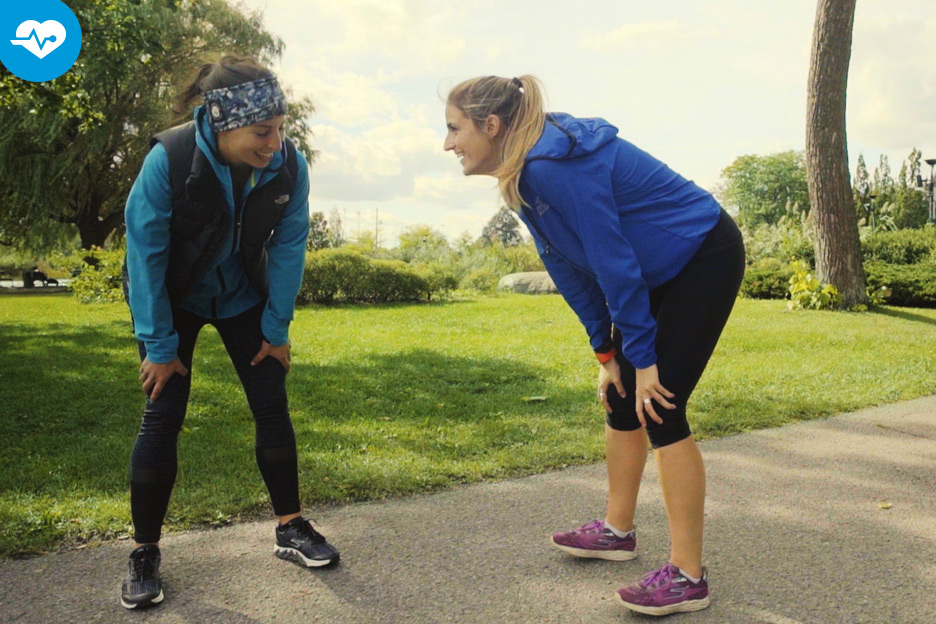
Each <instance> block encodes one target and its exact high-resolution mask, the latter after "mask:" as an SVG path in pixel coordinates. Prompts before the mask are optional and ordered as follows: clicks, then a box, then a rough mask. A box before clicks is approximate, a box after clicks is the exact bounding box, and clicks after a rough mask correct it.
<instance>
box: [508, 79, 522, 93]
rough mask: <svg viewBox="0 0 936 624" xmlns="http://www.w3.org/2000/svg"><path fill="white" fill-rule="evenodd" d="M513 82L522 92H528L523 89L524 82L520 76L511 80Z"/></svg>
mask: <svg viewBox="0 0 936 624" xmlns="http://www.w3.org/2000/svg"><path fill="white" fill-rule="evenodd" d="M511 82H512V83H513V84H514V86H516V87H517V89H518V90H519V91H520V93H526V91H524V90H523V83H522V82H520V79H519V78H514V79H513V80H511Z"/></svg>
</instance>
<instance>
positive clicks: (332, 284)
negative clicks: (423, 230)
mask: <svg viewBox="0 0 936 624" xmlns="http://www.w3.org/2000/svg"><path fill="white" fill-rule="evenodd" d="M456 285H457V282H456V279H455V276H454V275H453V274H452V272H451V271H450V270H449V269H447V268H446V267H445V266H443V265H437V264H429V265H423V266H412V265H409V264H407V263H405V262H403V261H402V260H383V259H368V258H366V257H365V256H363V255H361V254H360V253H359V252H357V251H352V250H348V249H321V250H319V251H316V252H313V253H311V254H309V257H308V258H307V259H306V267H305V273H304V274H303V278H302V286H301V288H300V289H299V296H298V297H297V301H298V302H299V303H313V302H314V303H326V304H327V303H333V302H335V301H347V302H360V303H386V302H389V301H419V300H423V299H425V300H428V301H431V300H432V297H433V296H435V295H438V294H441V293H445V292H448V291H450V290H452V289H454V288H455V286H456Z"/></svg>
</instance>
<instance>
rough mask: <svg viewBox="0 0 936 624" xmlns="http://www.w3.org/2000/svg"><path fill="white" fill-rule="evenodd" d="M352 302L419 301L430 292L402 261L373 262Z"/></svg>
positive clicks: (423, 281)
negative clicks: (425, 293) (427, 291)
mask: <svg viewBox="0 0 936 624" xmlns="http://www.w3.org/2000/svg"><path fill="white" fill-rule="evenodd" d="M360 285H361V287H362V288H361V289H360V290H359V291H358V292H357V293H356V297H353V298H352V297H349V299H350V300H352V301H366V302H370V303H386V302H388V301H419V300H420V299H422V295H423V293H424V292H426V290H428V284H427V283H426V280H424V279H422V278H421V277H419V276H418V275H416V273H415V272H414V271H413V270H412V269H411V268H410V266H409V265H408V264H406V263H405V262H403V261H402V260H371V261H370V266H369V270H368V273H367V277H366V278H365V279H364V280H363V282H361V284H360Z"/></svg>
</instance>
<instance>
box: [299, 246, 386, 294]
mask: <svg viewBox="0 0 936 624" xmlns="http://www.w3.org/2000/svg"><path fill="white" fill-rule="evenodd" d="M369 270H370V265H369V263H368V260H367V258H365V257H364V256H363V255H361V254H360V253H357V252H355V251H348V250H346V249H322V250H319V251H316V252H313V253H310V254H309V255H308V257H307V258H306V266H305V271H304V272H303V275H302V286H301V287H300V288H299V296H298V297H297V300H298V301H299V303H312V302H315V303H332V302H333V301H335V300H336V299H338V298H339V294H342V295H343V296H344V297H345V298H348V295H349V294H350V295H351V297H350V298H352V299H354V297H356V296H357V295H358V291H359V290H360V289H362V286H361V284H362V282H364V280H365V279H366V278H367V275H368V271H369Z"/></svg>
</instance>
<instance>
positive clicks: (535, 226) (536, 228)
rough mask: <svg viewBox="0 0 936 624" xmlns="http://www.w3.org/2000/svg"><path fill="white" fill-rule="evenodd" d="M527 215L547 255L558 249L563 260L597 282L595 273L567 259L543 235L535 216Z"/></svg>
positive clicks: (558, 252)
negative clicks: (544, 246)
mask: <svg viewBox="0 0 936 624" xmlns="http://www.w3.org/2000/svg"><path fill="white" fill-rule="evenodd" d="M524 210H526V208H524ZM527 214H528V215H529V221H530V225H532V226H533V229H534V230H536V233H537V234H539V237H540V239H541V240H542V241H543V243H544V244H545V245H546V253H547V254H548V253H550V251H551V250H552V249H556V253H557V254H559V255H560V256H561V257H562V259H563V260H565V261H566V262H568V263H569V264H571V265H572V266H574V267H575V268H576V269H578V270H579V271H582V272H583V273H585V274H586V275H588V276H590V277H591V278H593V279H595V280H596V281H597V279H598V277H597V276H596V275H595V274H594V273H592V272H591V271H589V270H588V269H586V268H584V267H581V266H579V265H578V264H576V263H575V262H572V261H571V260H569V258H568V257H566V255H565V254H564V253H562V252H561V251H559V249H558V248H556V246H555V245H553V244H552V243H550V242H549V239H548V238H546V236H545V235H544V234H543V231H542V230H541V229H540V228H539V226H538V225H537V224H536V220H535V219H534V218H533V215H531V214H529V213H527Z"/></svg>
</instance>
